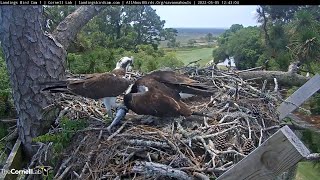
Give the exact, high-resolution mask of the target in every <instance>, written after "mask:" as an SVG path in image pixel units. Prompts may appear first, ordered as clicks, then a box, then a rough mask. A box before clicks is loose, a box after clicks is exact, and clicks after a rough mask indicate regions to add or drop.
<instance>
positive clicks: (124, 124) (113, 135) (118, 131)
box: [107, 121, 128, 141]
mask: <svg viewBox="0 0 320 180" xmlns="http://www.w3.org/2000/svg"><path fill="white" fill-rule="evenodd" d="M127 123H128V121H126V122H125V123H123V124H122V126H121V127H120V128H119V129H117V131H116V132H114V133H113V134H111V135H110V136H109V137H108V139H107V141H110V140H111V139H112V138H114V137H115V136H116V135H117V134H119V133H120V131H122V129H123V128H124V127H125V126H126V125H127Z"/></svg>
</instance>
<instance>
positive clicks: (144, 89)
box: [124, 71, 213, 117]
mask: <svg viewBox="0 0 320 180" xmlns="http://www.w3.org/2000/svg"><path fill="white" fill-rule="evenodd" d="M181 93H188V94H191V95H201V96H210V95H212V94H213V91H211V90H210V89H209V88H208V87H207V86H206V85H204V84H202V83H199V82H198V81H195V80H193V79H190V78H188V77H186V76H184V75H181V74H178V73H175V72H173V71H154V72H152V73H150V74H147V75H145V76H143V77H141V78H139V79H138V80H137V81H136V82H135V83H134V84H133V85H132V86H130V87H129V88H128V90H127V92H126V94H125V96H124V104H125V106H126V107H127V108H129V109H131V110H132V111H133V112H135V113H137V114H141V115H152V116H156V117H179V116H190V115H192V114H195V115H196V114H197V113H195V112H192V111H191V110H190V109H189V107H188V106H187V105H186V104H185V103H184V102H183V101H182V100H181V95H180V94H181Z"/></svg>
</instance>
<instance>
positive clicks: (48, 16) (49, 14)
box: [43, 5, 77, 32]
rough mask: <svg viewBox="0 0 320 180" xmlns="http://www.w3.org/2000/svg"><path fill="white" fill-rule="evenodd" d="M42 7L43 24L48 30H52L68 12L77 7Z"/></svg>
mask: <svg viewBox="0 0 320 180" xmlns="http://www.w3.org/2000/svg"><path fill="white" fill-rule="evenodd" d="M43 7H44V26H43V27H45V29H46V30H47V31H49V32H52V31H53V30H54V29H55V28H56V27H57V26H58V24H59V23H60V22H61V21H62V20H63V19H64V18H65V17H67V16H68V15H69V14H70V13H72V12H73V11H75V10H76V9H77V7H76V6H61V5H55V6H43Z"/></svg>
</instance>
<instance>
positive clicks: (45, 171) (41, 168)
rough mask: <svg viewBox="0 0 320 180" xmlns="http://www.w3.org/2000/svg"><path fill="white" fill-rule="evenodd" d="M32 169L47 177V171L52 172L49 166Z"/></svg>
mask: <svg viewBox="0 0 320 180" xmlns="http://www.w3.org/2000/svg"><path fill="white" fill-rule="evenodd" d="M34 169H35V170H40V171H41V172H42V174H43V175H44V176H48V175H49V171H50V170H52V169H53V168H52V167H51V166H36V167H35V168H34Z"/></svg>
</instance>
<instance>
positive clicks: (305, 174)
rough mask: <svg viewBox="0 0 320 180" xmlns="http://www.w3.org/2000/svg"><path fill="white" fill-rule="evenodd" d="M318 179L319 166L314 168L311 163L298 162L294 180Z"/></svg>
mask: <svg viewBox="0 0 320 180" xmlns="http://www.w3.org/2000/svg"><path fill="white" fill-rule="evenodd" d="M318 179H320V171H319V168H315V167H314V165H313V163H310V162H300V163H299V166H298V173H297V176H296V180H318Z"/></svg>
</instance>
